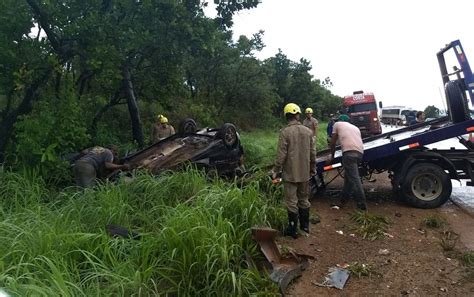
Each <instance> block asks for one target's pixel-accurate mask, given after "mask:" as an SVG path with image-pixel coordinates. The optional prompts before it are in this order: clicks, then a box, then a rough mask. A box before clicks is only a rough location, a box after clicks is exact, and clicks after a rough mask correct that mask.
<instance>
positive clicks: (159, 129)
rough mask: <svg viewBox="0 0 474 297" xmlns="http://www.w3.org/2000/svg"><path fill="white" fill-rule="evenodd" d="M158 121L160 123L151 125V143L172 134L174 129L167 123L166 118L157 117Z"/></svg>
mask: <svg viewBox="0 0 474 297" xmlns="http://www.w3.org/2000/svg"><path fill="white" fill-rule="evenodd" d="M158 120H159V122H160V123H159V124H155V125H153V134H152V136H151V141H152V143H156V142H158V141H160V140H162V139H165V138H166V137H170V136H171V135H173V134H174V128H173V126H171V125H170V124H169V123H168V118H166V117H165V116H162V115H159V116H158Z"/></svg>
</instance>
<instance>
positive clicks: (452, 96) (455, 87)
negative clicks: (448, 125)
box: [445, 81, 471, 123]
mask: <svg viewBox="0 0 474 297" xmlns="http://www.w3.org/2000/svg"><path fill="white" fill-rule="evenodd" d="M445 91H446V98H447V101H448V108H449V113H450V116H451V120H452V121H453V123H460V122H464V121H466V120H469V119H470V118H471V116H470V115H469V107H468V105H467V100H466V98H465V97H464V93H463V91H462V89H461V88H460V87H459V83H458V82H457V81H450V82H448V83H447V84H446V86H445Z"/></svg>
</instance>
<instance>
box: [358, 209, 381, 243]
mask: <svg viewBox="0 0 474 297" xmlns="http://www.w3.org/2000/svg"><path fill="white" fill-rule="evenodd" d="M351 218H352V220H353V221H354V222H355V223H356V224H357V226H356V227H354V229H355V230H356V231H357V233H359V234H360V235H361V236H362V238H364V239H368V240H375V239H379V238H382V237H384V236H385V233H386V231H387V228H388V225H389V221H388V219H387V218H385V217H383V216H379V215H376V214H372V213H368V212H364V211H357V212H354V213H353V214H352V216H351Z"/></svg>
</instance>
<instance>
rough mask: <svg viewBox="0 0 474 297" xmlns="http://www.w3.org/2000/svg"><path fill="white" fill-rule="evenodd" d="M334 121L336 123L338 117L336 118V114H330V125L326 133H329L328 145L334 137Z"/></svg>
mask: <svg viewBox="0 0 474 297" xmlns="http://www.w3.org/2000/svg"><path fill="white" fill-rule="evenodd" d="M334 123H336V119H335V118H334V114H332V113H331V114H330V115H329V122H328V126H327V128H326V134H327V143H328V145H329V144H330V143H331V137H332V128H333V127H334Z"/></svg>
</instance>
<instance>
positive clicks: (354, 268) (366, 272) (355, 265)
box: [347, 262, 377, 278]
mask: <svg viewBox="0 0 474 297" xmlns="http://www.w3.org/2000/svg"><path fill="white" fill-rule="evenodd" d="M347 269H349V271H350V272H351V273H352V274H353V275H354V276H356V277H357V278H361V277H370V276H372V275H374V274H377V273H376V272H375V270H374V268H373V267H372V266H370V265H369V264H364V263H359V262H352V263H350V264H349V267H348V268H347Z"/></svg>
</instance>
